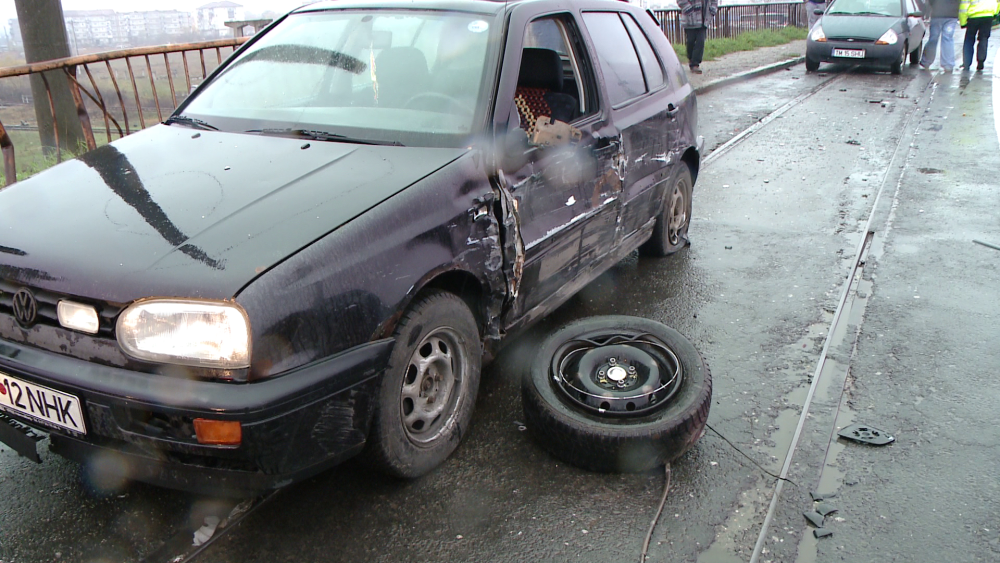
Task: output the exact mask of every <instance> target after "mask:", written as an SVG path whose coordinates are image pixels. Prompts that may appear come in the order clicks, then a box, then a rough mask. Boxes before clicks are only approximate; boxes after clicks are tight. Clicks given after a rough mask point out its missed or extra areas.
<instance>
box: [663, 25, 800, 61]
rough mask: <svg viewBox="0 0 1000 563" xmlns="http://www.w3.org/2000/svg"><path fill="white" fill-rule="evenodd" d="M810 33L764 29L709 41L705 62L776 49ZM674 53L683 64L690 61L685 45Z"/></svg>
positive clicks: (784, 28) (794, 30) (677, 47)
mask: <svg viewBox="0 0 1000 563" xmlns="http://www.w3.org/2000/svg"><path fill="white" fill-rule="evenodd" d="M808 32H809V30H807V29H806V28H804V27H792V26H789V27H783V28H781V29H778V30H770V29H764V30H759V31H748V32H746V33H741V34H740V35H737V36H736V37H729V38H726V39H709V40H707V41H705V60H706V61H712V60H715V59H717V58H719V57H721V56H722V55H727V54H729V53H736V52H737V51H753V50H754V49H759V48H761V47H774V46H775V45H784V44H786V43H791V42H792V41H797V40H799V39H805V38H806V34H807V33H808ZM674 51H676V52H677V56H678V57H679V58H680V59H681V62H684V63H686V62H687V61H688V59H687V54H686V52H685V51H686V49H685V47H684V44H680V45H676V44H675V45H674Z"/></svg>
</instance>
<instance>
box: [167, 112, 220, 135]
mask: <svg viewBox="0 0 1000 563" xmlns="http://www.w3.org/2000/svg"><path fill="white" fill-rule="evenodd" d="M163 123H164V124H165V125H170V124H172V123H180V124H181V125H187V126H188V127H193V128H195V129H201V130H203V131H218V130H219V128H218V127H216V126H215V125H212V124H211V123H207V122H204V121H202V120H200V119H195V118H193V117H188V116H186V115H173V116H170V117H168V118H167V120H166V121H164V122H163Z"/></svg>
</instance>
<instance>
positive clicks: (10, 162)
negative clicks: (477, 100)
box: [0, 0, 807, 186]
mask: <svg viewBox="0 0 1000 563" xmlns="http://www.w3.org/2000/svg"><path fill="white" fill-rule="evenodd" d="M655 15H656V17H657V19H658V20H659V21H660V28H661V29H662V30H663V33H664V34H665V35H666V36H667V38H668V39H670V41H671V42H672V43H676V44H680V45H682V44H683V43H684V30H683V28H682V27H681V23H680V11H679V10H677V9H673V10H657V11H656V12H655ZM806 22H807V15H806V11H805V7H804V5H803V3H802V2H801V1H800V0H796V1H789V2H772V3H768V4H737V5H725V6H719V10H718V13H717V14H716V16H715V18H713V21H712V23H711V27H709V29H708V37H709V38H710V39H716V38H722V37H734V36H736V35H739V34H740V33H743V32H746V31H754V30H759V29H780V28H782V27H786V26H789V25H793V26H800V27H804V26H805V25H806ZM246 40H247V38H238V39H222V40H218V41H207V42H202V43H185V44H176V45H162V46H156V47H139V48H134V49H123V50H118V51H108V52H105V53H96V54H91V55H82V56H77V57H68V58H64V59H56V60H52V61H45V62H40V63H33V64H27V65H21V66H15V67H6V68H0V79H3V78H14V77H19V76H30V75H34V74H37V75H39V76H40V77H41V78H42V81H43V83H44V85H45V91H46V95H47V96H48V102H49V111H50V112H51V115H52V122H53V123H52V124H53V131H54V136H55V152H56V162H61V161H62V150H61V149H60V148H59V124H58V120H57V117H56V111H55V103H54V101H53V97H52V90H51V87H50V85H49V78H50V77H51V71H62V73H63V74H64V75H65V77H66V80H67V81H68V84H69V89H70V93H71V94H72V96H73V102H74V104H75V105H76V110H77V116H78V117H79V120H80V125H81V127H82V129H83V135H84V140H85V142H86V145H87V150H93V149H95V148H97V141H96V139H95V137H94V131H95V129H94V127H93V126H92V125H91V122H90V120H91V117H90V111H89V110H88V109H87V105H86V103H85V101H84V96H86V98H88V99H89V100H90V101H91V102H92V103H93V104H94V106H95V108H94V112H95V115H97V114H98V112H99V118H100V119H103V120H104V133H105V135H106V136H107V141H108V142H109V143H110V142H111V141H112V136H113V134H114V133H115V132H117V135H118V138H121V137H124V136H125V135H128V134H130V133H132V130H133V125H134V124H135V122H134V121H131V122H130V119H129V114H130V110H131V113H132V114H133V115H134V116H135V117H136V118H137V119H138V125H139V127H138V129H142V128H145V127H146V116H145V115H144V113H145V111H146V110H148V109H149V108H148V105H149V102H148V101H147V108H146V109H144V108H143V100H142V98H143V96H142V95H140V84H143V82H142V80H141V79H143V78H148V80H149V87H150V91H149V92H144V93H145V94H149V95H151V98H152V102H151V103H152V105H153V106H155V108H156V117H157V119H158V120H159V121H163V114H164V108H163V107H162V106H163V105H168V106H169V107H167V108H166V109H167V110H168V111H167V112H166V113H167V114H169V113H170V112H172V111H173V108H176V107H177V103H178V93H177V88H176V85H175V84H174V71H173V68H172V67H171V63H170V57H169V55H170V54H176V53H179V54H180V59H181V61H180V66H182V67H183V69H184V85H185V87H186V90H184V92H183V93H182V95H181V96H180V99H183V98H184V97H186V96H187V94H188V93H190V92H191V89H192V86H193V84H192V73H191V69H190V65H189V62H188V54H189V53H197V55H196V57H197V59H196V61H195V62H196V64H197V65H198V66H196V67H195V69H194V70H195V71H198V70H200V76H201V79H202V80H204V79H205V78H206V77H207V76H208V73H209V72H210V71H209V66H213V67H214V66H217V65H219V64H222V61H223V53H222V50H223V49H230V53H229V54H231V53H232V52H233V51H235V50H236V48H237V47H238V46H239V45H241V44H242V43H243V42H245V41H246ZM206 51H208V52H209V53H211V52H212V51H214V52H215V59H216V60H215V62H214V64H213V63H211V62H208V63H207V62H206V57H205V52H206ZM150 57H153V58H154V59H153V60H155V61H156V62H155V64H156V65H157V70H160V68H161V67H160V66H159V57H162V58H163V66H162V69H163V72H164V74H165V75H166V78H167V80H166V83H167V84H166V87H167V88H169V90H170V98H169V104H167V103H164V104H161V99H160V98H161V95H163V93H162V92H160V90H163V89H164V85H163V81H162V80H160V81H159V86H158V85H157V82H158V81H157V80H156V73H155V72H154V67H153V65H154V62H153V60H151V59H150ZM209 59H211V55H210V56H209ZM135 60H137V61H138V65H137V66H138V68H139V74H140V77H139V78H140V81H137V80H136V68H135V67H134V66H133V61H135ZM175 61H176V56H175ZM112 63H115V64H116V66H117V67H118V68H115V67H113V66H112ZM122 63H124V69H122V68H121V67H122ZM175 65H176V62H175ZM143 67H145V73H143V72H142V71H143ZM174 68H175V67H174ZM80 69H82V71H83V73H84V74H86V77H87V80H86V82H89V89H88V87H87V85H85V84H84V83H83V82H84V81H83V80H81V78H80V76H79V70H80ZM123 70H124V72H125V73H127V75H128V84H130V85H131V92H126V91H123V89H122V87H121V86H120V85H119V82H118V75H119V73H120V72H121V71H123ZM47 74H48V75H49V76H47ZM142 74H145V75H146V76H142ZM195 76H197V74H196V75H195ZM123 82H124V81H123ZM99 83H104V84H105V88H104V89H105V91H106V93H108V94H109V95H108V96H107V97H106V96H105V94H104V93H102V91H101V87H100V86H99ZM128 84H126V85H128ZM143 88H144V86H143ZM109 90H112V91H113V94H112V92H110V91H109ZM126 90H127V88H126ZM127 98H128V99H127ZM130 104H131V105H132V107H131V108H129V107H128V106H129V105H130ZM119 116H120V117H121V121H119V119H118V117H119ZM151 117H152V116H150V118H151ZM138 129H137V130H138ZM0 150H2V152H3V162H4V180H5V184H6V185H8V186H9V185H11V184H13V183H14V182H16V181H17V175H16V168H15V161H14V144H13V142H12V141H11V139H10V136H9V135H8V132H7V129H6V128H4V125H3V123H2V122H0Z"/></svg>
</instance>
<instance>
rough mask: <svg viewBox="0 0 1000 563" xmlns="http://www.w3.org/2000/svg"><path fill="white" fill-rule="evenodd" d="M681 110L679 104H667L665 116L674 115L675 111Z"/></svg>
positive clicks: (675, 114)
mask: <svg viewBox="0 0 1000 563" xmlns="http://www.w3.org/2000/svg"><path fill="white" fill-rule="evenodd" d="M679 111H681V108H680V106H675V105H674V104H667V116H668V117H676V116H677V112H679Z"/></svg>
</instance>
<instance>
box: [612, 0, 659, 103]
mask: <svg viewBox="0 0 1000 563" xmlns="http://www.w3.org/2000/svg"><path fill="white" fill-rule="evenodd" d="M622 19H623V20H624V21H625V27H626V28H628V33H629V35H631V36H632V44H633V45H635V50H636V52H638V53H639V62H640V63H642V72H643V74H645V76H646V86H647V87H648V88H649V91H650V92H652V91H653V90H656V89H657V88H659V87H660V86H662V85H663V82H664V80H663V65H662V64H661V63H660V59H659V58H658V57H657V56H656V51H654V50H653V46H652V45H650V43H649V38H647V37H646V34H645V33H643V31H642V29H641V28H640V27H639V24H638V22H636V21H635V18H633V17H632V15H631V14H622Z"/></svg>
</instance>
